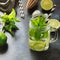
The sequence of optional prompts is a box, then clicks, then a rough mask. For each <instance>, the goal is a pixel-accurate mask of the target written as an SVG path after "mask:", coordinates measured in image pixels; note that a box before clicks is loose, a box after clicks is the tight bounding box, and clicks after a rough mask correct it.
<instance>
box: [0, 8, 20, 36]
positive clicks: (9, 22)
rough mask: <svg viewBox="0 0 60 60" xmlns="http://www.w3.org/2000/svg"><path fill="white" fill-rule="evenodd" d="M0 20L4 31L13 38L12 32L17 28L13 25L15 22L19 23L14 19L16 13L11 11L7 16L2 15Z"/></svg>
mask: <svg viewBox="0 0 60 60" xmlns="http://www.w3.org/2000/svg"><path fill="white" fill-rule="evenodd" d="M0 18H1V19H2V20H3V22H4V27H3V30H4V31H8V32H9V33H11V35H12V36H14V32H15V31H16V30H18V27H17V26H16V25H15V23H16V22H20V21H19V20H18V18H17V17H16V12H15V10H14V9H12V12H11V13H10V14H9V15H8V14H6V13H4V15H3V16H1V15H0Z"/></svg>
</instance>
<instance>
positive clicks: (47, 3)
mask: <svg viewBox="0 0 60 60" xmlns="http://www.w3.org/2000/svg"><path fill="white" fill-rule="evenodd" d="M40 5H41V7H42V9H44V10H50V9H52V7H53V2H52V0H42V1H41V3H40Z"/></svg>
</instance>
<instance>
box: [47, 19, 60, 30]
mask: <svg viewBox="0 0 60 60" xmlns="http://www.w3.org/2000/svg"><path fill="white" fill-rule="evenodd" d="M48 23H49V25H50V27H52V28H55V29H58V28H59V27H60V22H59V21H58V20H56V19H50V20H49V21H48Z"/></svg>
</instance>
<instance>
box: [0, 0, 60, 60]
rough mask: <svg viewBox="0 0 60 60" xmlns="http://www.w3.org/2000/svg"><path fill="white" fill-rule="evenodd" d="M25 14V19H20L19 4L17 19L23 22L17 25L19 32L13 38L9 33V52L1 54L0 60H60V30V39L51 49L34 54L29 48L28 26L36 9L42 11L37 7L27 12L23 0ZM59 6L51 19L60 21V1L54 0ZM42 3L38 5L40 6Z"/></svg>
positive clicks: (59, 32) (24, 0)
mask: <svg viewBox="0 0 60 60" xmlns="http://www.w3.org/2000/svg"><path fill="white" fill-rule="evenodd" d="M22 1H23V4H24V5H23V6H24V12H25V19H22V18H20V13H19V7H18V3H17V6H16V11H17V17H18V18H19V19H20V20H21V22H20V23H17V24H16V25H17V26H18V27H19V30H18V31H17V32H16V35H15V37H14V38H13V37H12V36H11V35H10V34H9V33H6V34H7V36H8V41H7V43H8V50H7V51H6V53H4V54H0V60H60V30H59V31H58V34H59V38H58V40H57V41H56V42H55V43H52V44H50V48H49V49H48V50H47V51H45V52H34V51H31V50H30V49H29V47H28V41H29V37H28V24H29V19H30V17H31V14H32V12H33V11H34V9H39V10H41V8H40V6H36V7H35V8H34V9H33V10H32V11H31V10H30V11H29V12H28V11H27V10H26V8H25V6H26V1H27V0H22ZM54 3H55V4H56V5H57V6H56V9H55V11H54V13H53V15H52V17H51V18H57V19H59V20H60V0H54ZM39 4H40V3H38V5H39Z"/></svg>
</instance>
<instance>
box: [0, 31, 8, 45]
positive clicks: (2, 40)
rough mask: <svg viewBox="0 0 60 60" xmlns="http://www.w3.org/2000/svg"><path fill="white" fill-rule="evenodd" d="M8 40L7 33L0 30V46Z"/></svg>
mask: <svg viewBox="0 0 60 60" xmlns="http://www.w3.org/2000/svg"><path fill="white" fill-rule="evenodd" d="M6 42H7V36H6V35H5V33H3V32H0V46H3V45H5V44H6Z"/></svg>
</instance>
